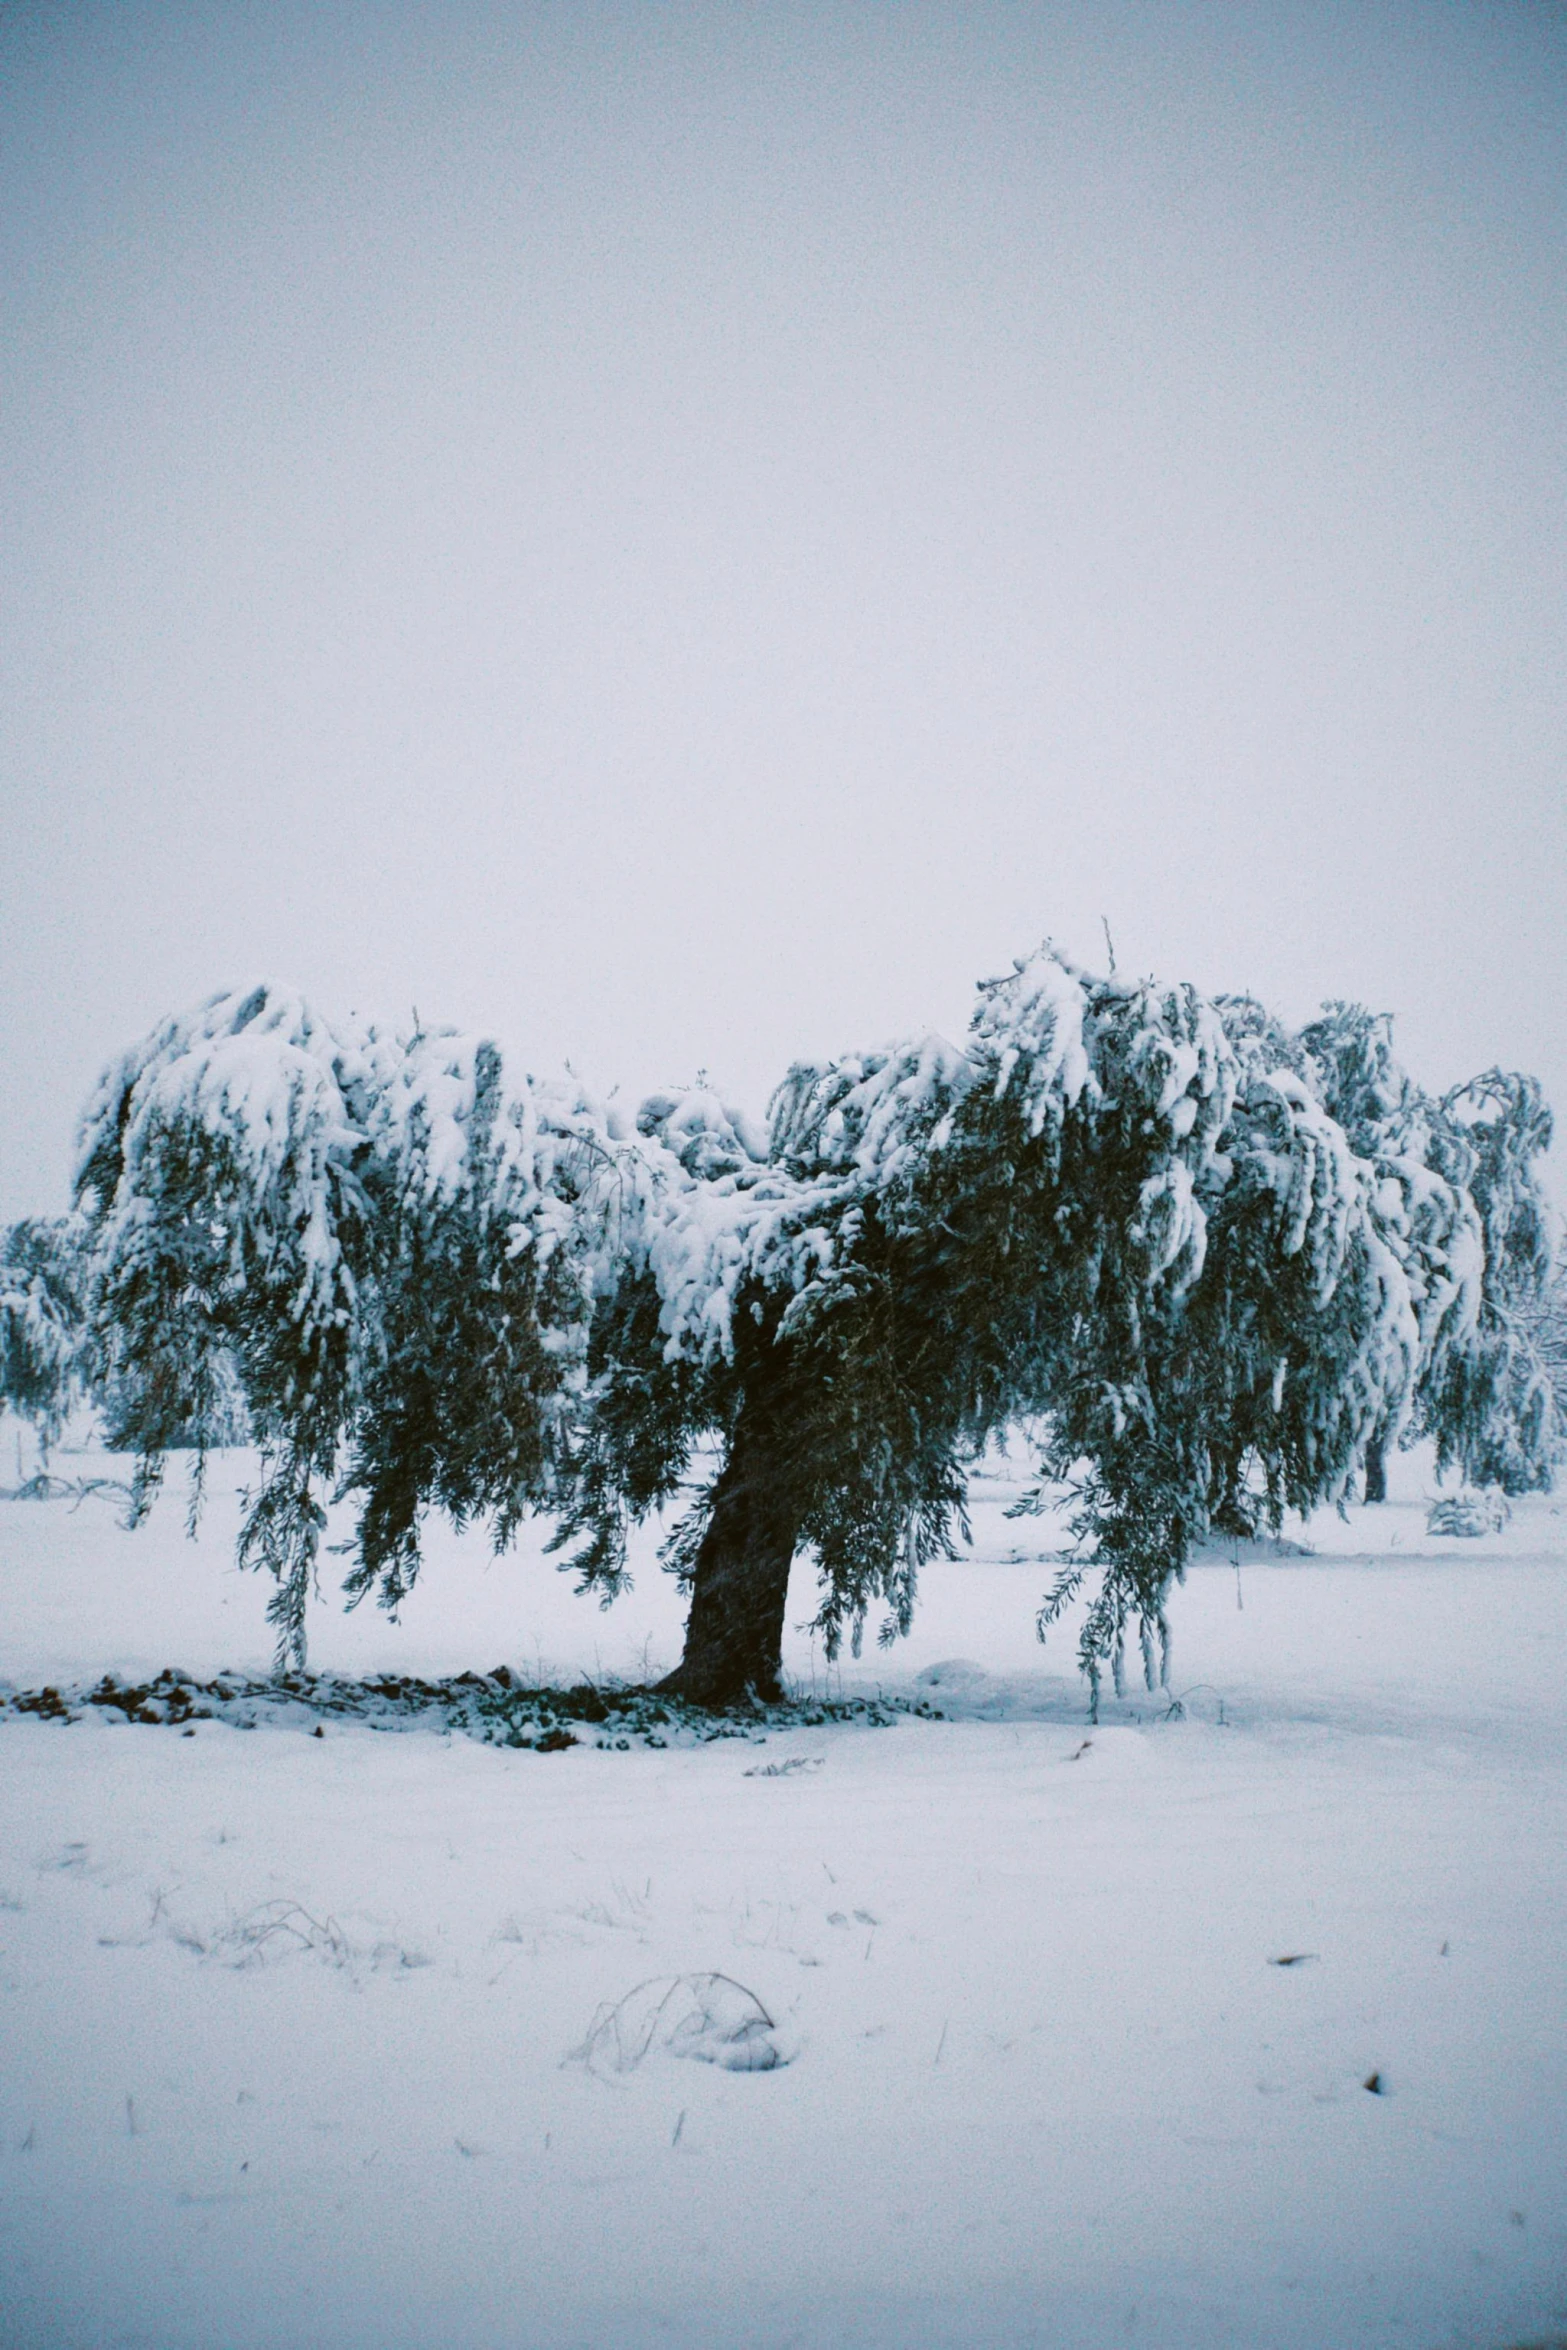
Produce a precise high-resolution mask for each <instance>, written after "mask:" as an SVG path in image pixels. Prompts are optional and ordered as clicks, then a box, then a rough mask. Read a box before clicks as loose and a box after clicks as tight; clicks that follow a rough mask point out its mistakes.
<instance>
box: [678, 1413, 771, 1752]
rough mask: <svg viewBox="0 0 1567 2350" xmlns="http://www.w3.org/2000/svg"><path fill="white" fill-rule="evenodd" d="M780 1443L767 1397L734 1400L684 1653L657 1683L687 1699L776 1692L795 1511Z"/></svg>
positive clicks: (714, 1701) (716, 1702) (728, 1700)
mask: <svg viewBox="0 0 1567 2350" xmlns="http://www.w3.org/2000/svg"><path fill="white" fill-rule="evenodd" d="M787 1457H788V1456H787V1451H786V1449H785V1447H784V1445H783V1443H782V1440H781V1431H780V1430H779V1429H778V1428H777V1427H776V1426H775V1425H774V1424H773V1417H772V1414H771V1413H770V1412H769V1410H768V1408H767V1404H766V1400H765V1398H756V1399H753V1398H752V1397H750V1396H747V1398H746V1400H745V1402H744V1403H743V1404H742V1405H741V1407H740V1416H739V1419H738V1420H737V1421H736V1423H735V1432H734V1435H733V1437H732V1439H731V1440H730V1445H729V1457H728V1459H727V1460H726V1461H725V1463H724V1466H723V1469H722V1472H721V1473H720V1475H719V1479H718V1482H717V1484H716V1485H715V1486H714V1488H713V1511H712V1515H711V1517H710V1518H709V1519H708V1521H707V1532H706V1533H705V1534H704V1535H703V1537H702V1546H701V1548H700V1550H699V1551H698V1552H697V1557H696V1572H695V1575H694V1577H693V1579H692V1586H691V1612H690V1614H689V1615H688V1616H687V1618H686V1646H685V1654H684V1656H683V1657H682V1658H681V1660H680V1664H679V1666H678V1667H677V1669H676V1670H675V1671H674V1672H673V1673H671V1674H670V1675H669V1678H668V1679H667V1680H666V1681H661V1682H660V1683H659V1687H660V1688H661V1689H664V1690H667V1691H668V1692H669V1694H670V1695H671V1696H674V1697H683V1698H685V1699H686V1700H687V1701H688V1702H689V1703H690V1704H692V1705H706V1706H725V1705H739V1704H743V1703H744V1702H745V1700H746V1699H747V1698H748V1697H754V1698H760V1699H761V1700H763V1701H764V1702H770V1701H771V1700H772V1699H774V1698H777V1697H778V1696H780V1695H781V1694H782V1692H781V1689H780V1686H779V1680H778V1671H779V1665H780V1662H781V1659H782V1652H783V1626H784V1607H785V1603H786V1601H787V1598H788V1593H789V1567H790V1562H791V1561H792V1559H793V1557H794V1550H795V1539H796V1533H797V1523H798V1522H797V1516H796V1512H795V1508H794V1506H793V1501H792V1497H791V1495H790V1493H789V1485H788V1477H787V1473H786V1467H785V1464H786V1462H787Z"/></svg>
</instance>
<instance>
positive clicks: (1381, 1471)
mask: <svg viewBox="0 0 1567 2350" xmlns="http://www.w3.org/2000/svg"><path fill="white" fill-rule="evenodd" d="M1366 1499H1367V1501H1386V1499H1387V1455H1386V1453H1385V1451H1384V1450H1383V1444H1382V1439H1381V1437H1380V1436H1373V1437H1372V1439H1371V1442H1370V1443H1369V1444H1368V1445H1367V1446H1366Z"/></svg>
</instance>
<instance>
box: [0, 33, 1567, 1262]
mask: <svg viewBox="0 0 1567 2350" xmlns="http://www.w3.org/2000/svg"><path fill="white" fill-rule="evenodd" d="M0 142H3V147H0V154H3V160H0V272H3V279H0V293H3V303H4V331H3V355H0V367H3V377H0V401H3V412H4V424H3V434H0V468H3V471H0V545H3V562H0V696H3V711H0V719H3V725H0V756H3V769H0V778H3V781H0V792H3V817H4V822H3V828H0V991H3V994H0V1002H3V1006H4V1022H3V1036H0V1216H4V1215H15V1214H19V1213H22V1212H24V1211H30V1210H53V1209H57V1208H59V1207H61V1206H63V1205H64V1201H65V1195H66V1184H67V1176H68V1167H69V1159H70V1146H71V1135H72V1129H73V1126H74V1122H75V1118H76V1114H77V1112H78V1110H79V1107H80V1105H81V1102H82V1099H83V1097H84V1095H85V1093H86V1091H87V1089H88V1087H89V1085H90V1084H91V1082H92V1079H93V1078H94V1076H95V1074H96V1072H97V1070H98V1069H99V1067H100V1066H101V1064H102V1063H103V1062H104V1061H105V1060H106V1059H107V1058H108V1057H109V1056H110V1055H111V1054H112V1053H113V1052H115V1051H116V1050H117V1049H118V1048H119V1047H120V1046H122V1045H123V1044H125V1043H127V1042H129V1041H130V1040H131V1039H132V1038H134V1037H135V1036H137V1035H139V1034H140V1033H141V1032H142V1031H143V1030H144V1029H146V1028H147V1027H149V1026H150V1025H151V1024H152V1023H153V1022H154V1021H155V1020H157V1019H158V1018H160V1017H161V1016H162V1015H163V1014H165V1013H167V1012H168V1011H171V1010H173V1009H175V1008H177V1007H179V1006H182V1005H184V1004H187V1003H190V1002H192V1001H195V1000H197V999H199V998H200V997H202V996H204V995H206V994H208V993H210V992H211V991H212V990H213V989H215V988H217V987H219V986H221V985H224V984H227V983H230V982H233V981H237V980H245V979H249V978H251V977H252V976H260V975H268V976H276V977H278V978H281V979H286V980H289V981H292V982H295V983H297V984H298V985H299V986H301V987H303V988H304V989H305V990H306V992H307V993H308V994H309V995H311V996H312V997H313V998H314V999H316V1000H317V1001H318V1002H319V1003H320V1005H321V1006H322V1008H323V1009H325V1010H326V1011H328V1012H329V1013H330V1012H333V1011H337V1012H343V1013H346V1012H349V1011H359V1012H361V1013H364V1014H379V1015H382V1016H384V1017H386V1018H388V1019H391V1020H393V1021H398V1020H406V1019H407V1018H409V1017H410V1015H411V1011H412V1008H413V1007H414V1006H417V1008H418V1011H419V1012H420V1014H421V1015H422V1016H423V1018H424V1019H425V1020H426V1021H427V1022H438V1021H450V1022H455V1023H458V1024H460V1025H462V1026H465V1027H482V1028H484V1029H485V1030H487V1031H489V1032H491V1033H494V1034H496V1035H498V1036H500V1037H501V1038H502V1039H503V1040H505V1041H507V1042H509V1043H512V1044H514V1045H516V1046H517V1047H519V1048H520V1049H521V1051H522V1052H523V1054H524V1056H525V1058H526V1060H527V1061H528V1063H529V1064H530V1065H531V1066H534V1067H536V1068H541V1069H543V1068H548V1067H554V1066H558V1065H559V1063H560V1062H561V1061H562V1060H563V1059H566V1058H569V1059H570V1060H571V1061H572V1063H573V1065H574V1066H576V1067H577V1068H578V1069H579V1070H581V1071H582V1072H583V1073H584V1074H585V1075H587V1076H588V1077H590V1078H592V1079H593V1080H595V1081H596V1082H598V1083H600V1084H602V1085H604V1086H605V1087H608V1086H609V1085H610V1084H611V1083H613V1082H615V1081H616V1080H619V1081H621V1082H622V1083H623V1084H624V1085H625V1086H627V1087H628V1088H631V1089H634V1090H643V1089H645V1088H647V1087H649V1086H651V1085H654V1084H657V1083H664V1082H671V1081H680V1080H685V1079H689V1078H690V1077H692V1076H693V1075H694V1074H695V1072H696V1070H697V1069H698V1068H699V1067H706V1068H707V1069H708V1070H709V1071H710V1072H711V1074H712V1076H713V1078H714V1080H715V1082H718V1083H719V1084H721V1085H722V1086H724V1087H725V1088H726V1089H727V1090H730V1091H731V1092H733V1093H735V1094H737V1095H738V1096H739V1097H740V1098H741V1099H742V1100H745V1101H746V1102H748V1103H749V1104H750V1105H752V1106H753V1107H756V1108H760V1107H761V1106H762V1105H763V1104H764V1103H765V1100H766V1098H767V1095H768V1093H769V1091H770V1089H771V1087H772V1085H773V1083H774V1082H775V1081H776V1079H777V1078H778V1077H779V1076H780V1075H781V1073H782V1071H783V1069H784V1067H785V1065H786V1064H787V1063H788V1062H789V1061H790V1060H791V1059H792V1058H795V1057H799V1056H807V1055H809V1056H820V1055H825V1054H828V1053H831V1052H833V1051H835V1050H838V1049H841V1048H843V1047H845V1046H852V1045H855V1044H861V1045H864V1044H871V1043H875V1042H877V1041H879V1040H881V1039H884V1038H885V1037H887V1036H889V1035H892V1034H896V1033H900V1032H905V1031H908V1030H914V1029H921V1028H924V1027H927V1026H935V1027H940V1028H943V1029H945V1030H946V1031H947V1032H948V1033H949V1034H955V1033H957V1032H960V1031H961V1029H962V1027H963V1024H964V1022H965V1020H966V1018H967V1013H968V1007H969V1001H970V994H971V989H972V983H973V981H974V980H975V979H976V978H977V977H980V976H983V975H985V974H988V973H991V972H994V971H996V970H997V969H1002V968H1005V967H1006V965H1007V964H1008V962H1009V961H1010V959H1011V957H1012V956H1013V955H1015V954H1019V953H1022V952H1024V951H1026V950H1027V949H1028V948H1030V947H1031V946H1032V945H1034V944H1035V943H1037V941H1038V940H1039V939H1040V938H1041V937H1044V936H1046V935H1049V936H1053V937H1054V938H1055V939H1056V940H1057V941H1058V942H1060V943H1061V944H1062V945H1063V946H1064V947H1065V948H1066V950H1067V951H1068V952H1069V953H1071V954H1073V955H1074V956H1076V957H1077V958H1078V959H1080V960H1084V961H1089V962H1093V963H1095V964H1098V965H1101V966H1102V963H1103V959H1104V935H1103V928H1102V924H1103V922H1105V921H1108V923H1109V926H1110V929H1111V932H1112V934H1113V937H1114V942H1115V948H1116V953H1117V956H1118V958H1119V964H1120V968H1121V969H1122V971H1123V972H1124V971H1126V970H1127V969H1129V968H1130V969H1132V970H1135V971H1137V972H1150V973H1155V974H1158V975H1159V976H1161V977H1165V978H1172V979H1173V978H1192V979H1195V980H1196V981H1197V982H1198V983H1199V984H1200V985H1202V986H1204V987H1207V988H1220V987H1230V988H1251V989H1254V990H1255V991H1257V992H1258V993H1260V994H1262V995H1263V996H1265V997H1266V998H1268V999H1269V1000H1271V1001H1272V1002H1274V1003H1275V1004H1277V1005H1278V1006H1279V1007H1280V1008H1281V1009H1283V1010H1284V1011H1285V1012H1286V1014H1288V1015H1289V1016H1291V1017H1296V1018H1298V1017H1303V1016H1304V1015H1305V1014H1306V1013H1307V1012H1308V1011H1309V1009H1310V1008H1311V1007H1313V1006H1314V1005H1315V1004H1316V1003H1317V1001H1319V1000H1320V999H1321V998H1322V997H1325V996H1333V995H1342V996H1351V997H1358V998H1361V999H1362V1000H1365V1001H1367V1002H1369V1003H1371V1004H1373V1005H1375V1006H1377V1007H1379V1008H1385V1009H1389V1010H1392V1011H1394V1012H1395V1013H1396V1014H1397V1016H1398V1027H1399V1035H1400V1038H1401V1041H1402V1045H1403V1048H1404V1051H1405V1054H1406V1057H1407V1058H1408V1060H1409V1061H1410V1063H1411V1064H1412V1066H1413V1067H1414V1068H1415V1070H1416V1072H1417V1074H1419V1075H1420V1076H1421V1077H1422V1078H1423V1079H1424V1080H1425V1081H1426V1082H1427V1083H1429V1084H1432V1085H1436V1086H1443V1085H1446V1084H1448V1083H1450V1082H1452V1081H1454V1080H1455V1079H1457V1078H1459V1077H1461V1076H1464V1075H1467V1074H1469V1073H1471V1072H1473V1071H1474V1070H1477V1069H1479V1068H1481V1067H1484V1066H1486V1065H1487V1064H1489V1063H1492V1062H1495V1061H1502V1062H1504V1063H1507V1064H1509V1065H1514V1066H1522V1067H1525V1068H1532V1069H1534V1070H1536V1071H1537V1072H1538V1073H1539V1074H1540V1075H1541V1076H1542V1077H1543V1078H1544V1079H1545V1080H1546V1083H1547V1087H1548V1090H1549V1091H1550V1092H1551V1093H1552V1095H1553V1098H1554V1099H1555V1100H1556V1101H1557V1102H1558V1104H1560V1106H1561V1108H1562V1109H1563V1111H1564V1112H1567V837H1564V836H1567V790H1564V783H1563V757H1562V754H1563V743H1564V725H1563V720H1564V716H1567V707H1564V705H1567V659H1564V654H1567V645H1564V641H1563V639H1564V634H1567V578H1564V571H1567V566H1564V560H1563V556H1564V542H1567V532H1564V501H1563V489H1564V455H1567V381H1564V377H1567V368H1564V358H1567V270H1564V248H1567V235H1564V231H1567V200H1564V199H1567V15H1564V13H1563V11H1562V9H1561V8H1560V7H1558V6H1555V5H1547V4H1546V0H1535V4H1533V5H1518V6H1510V5H1500V4H1498V5H1486V4H1484V0H1465V4H1464V5H1460V6H1444V5H1442V4H1441V0H1419V4H1418V5H1414V6H1410V7H1407V8H1405V7H1393V6H1380V5H1377V4H1376V0H1348V4H1347V5H1343V6H1336V5H1330V4H1322V5H1309V6H1308V5H1301V6H1294V5H1286V4H1283V0H1277V4H1270V0H1251V4H1250V5H1236V6H1224V5H1201V4H1193V5H1184V4H1177V0H1153V4H1150V5H1144V6H1133V5H1125V6H1123V5H1118V4H1117V0H1080V4H1073V0H1067V4H1063V5H1044V4H1041V5H1016V6H989V7H986V6H972V7H970V6H962V7H960V6H957V5H948V6H918V5H909V6H904V5H897V4H879V5H871V4H863V5H846V4H843V5H829V6H820V7H809V6H793V5H777V6H769V5H765V4H763V0H749V4H746V5H739V4H735V5H715V6H709V7H700V6H687V5H681V4H678V0H676V4H674V5H663V4H655V0H647V4H645V5H623V6H614V7H611V6H594V5H591V4H584V0H570V4H569V5H560V6H528V5H521V4H515V0H493V4H491V0H449V4H446V5H441V4H439V0H420V4H419V5H413V4H409V5H395V4H387V5H356V4H353V0H307V4H305V5H298V6H296V5H294V4H292V0H265V5H249V4H247V5H223V4H206V5H203V4H198V0H168V4H167V5H162V6H152V5H144V4H142V0H107V4H103V5H99V4H94V0H0ZM1556 1166H1557V1168H1558V1169H1561V1168H1563V1167H1564V1166H1567V1157H1564V1154H1563V1153H1562V1152H1561V1151H1560V1150H1559V1151H1558V1153H1557V1155H1556ZM1564 1188H1567V1187H1564V1186H1563V1185H1562V1184H1561V1182H1560V1180H1559V1179H1558V1182H1557V1189H1558V1194H1559V1195H1560V1194H1561V1193H1562V1191H1563V1189H1564Z"/></svg>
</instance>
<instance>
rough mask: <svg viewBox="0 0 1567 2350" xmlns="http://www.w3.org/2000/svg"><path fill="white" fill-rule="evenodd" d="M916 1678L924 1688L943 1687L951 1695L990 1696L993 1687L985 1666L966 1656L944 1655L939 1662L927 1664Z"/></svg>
mask: <svg viewBox="0 0 1567 2350" xmlns="http://www.w3.org/2000/svg"><path fill="white" fill-rule="evenodd" d="M915 1679H916V1680H917V1681H918V1683H919V1685H920V1687H921V1688H922V1689H942V1690H945V1691H946V1692H947V1694H948V1695H949V1696H951V1697H988V1696H989V1695H990V1694H991V1692H992V1688H993V1683H992V1679H991V1676H990V1674H989V1673H987V1672H986V1670H985V1668H984V1666H983V1665H976V1664H975V1663H974V1662H973V1661H972V1659H970V1658H969V1657H966V1656H949V1657H944V1658H943V1659H942V1660H941V1662H940V1663H939V1664H934V1665H927V1666H926V1667H925V1670H924V1671H923V1673H917V1674H916V1675H915Z"/></svg>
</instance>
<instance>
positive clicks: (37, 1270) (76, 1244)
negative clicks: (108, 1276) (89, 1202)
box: [0, 1216, 91, 1467]
mask: <svg viewBox="0 0 1567 2350" xmlns="http://www.w3.org/2000/svg"><path fill="white" fill-rule="evenodd" d="M84 1237H85V1235H84V1233H83V1230H82V1228H81V1227H80V1226H79V1225H78V1224H77V1222H76V1220H75V1219H74V1218H71V1217H65V1216H59V1217H53V1218H49V1217H26V1218H24V1219H23V1221H22V1222H21V1223H19V1224H13V1225H11V1226H10V1227H9V1229H8V1230H6V1231H4V1232H0V1405H4V1406H6V1407H8V1408H9V1409H10V1410H11V1411H13V1412H14V1413H15V1414H16V1415H17V1417H18V1418H19V1419H23V1420H26V1421H27V1422H28V1423H29V1425H30V1426H31V1427H32V1429H33V1432H34V1435H35V1436H36V1438H37V1440H38V1446H39V1451H40V1455H41V1458H42V1461H43V1463H44V1465H45V1467H47V1463H48V1457H49V1453H50V1451H51V1450H52V1449H53V1447H54V1446H55V1445H56V1444H57V1443H58V1442H59V1439H60V1434H61V1431H62V1430H63V1428H64V1426H65V1423H66V1421H67V1419H68V1418H69V1417H70V1414H71V1412H72V1410H73V1409H74V1408H75V1406H76V1405H77V1403H79V1402H80V1400H81V1398H82V1395H83V1393H84V1392H85V1390H86V1388H87V1386H88V1385H89V1383H90V1380H91V1366H90V1360H89V1335H88V1328H87V1317H86V1312H85V1305H84V1297H83V1288H84V1275H85V1265H84V1262H83V1242H84Z"/></svg>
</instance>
